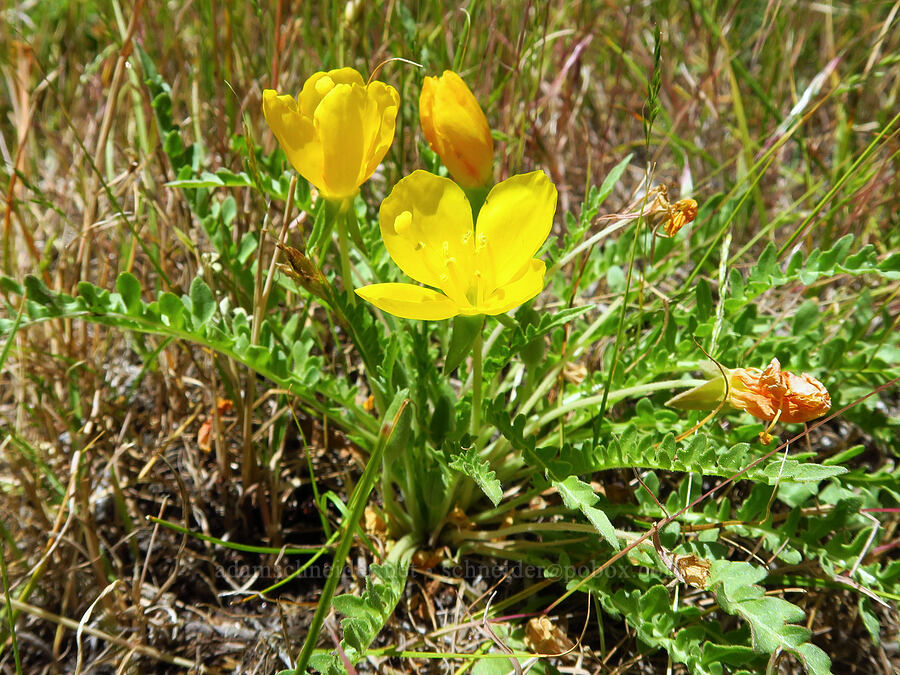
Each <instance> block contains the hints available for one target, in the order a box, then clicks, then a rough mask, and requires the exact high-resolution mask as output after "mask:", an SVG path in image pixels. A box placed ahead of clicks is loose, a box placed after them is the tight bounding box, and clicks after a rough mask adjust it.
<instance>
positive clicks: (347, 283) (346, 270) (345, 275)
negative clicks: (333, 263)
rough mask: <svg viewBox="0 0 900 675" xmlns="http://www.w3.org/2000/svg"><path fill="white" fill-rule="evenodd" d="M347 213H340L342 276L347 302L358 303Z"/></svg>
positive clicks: (339, 243)
mask: <svg viewBox="0 0 900 675" xmlns="http://www.w3.org/2000/svg"><path fill="white" fill-rule="evenodd" d="M345 215H346V214H345V213H344V212H343V211H341V212H340V213H339V214H338V221H337V227H338V248H340V252H341V278H342V279H343V281H344V290H345V291H346V292H347V298H348V300H347V302H349V303H350V304H351V305H352V304H355V303H356V295H355V294H354V293H353V278H352V277H351V275H350V242H349V241H348V240H347V221H346V218H345Z"/></svg>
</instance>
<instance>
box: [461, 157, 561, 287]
mask: <svg viewBox="0 0 900 675" xmlns="http://www.w3.org/2000/svg"><path fill="white" fill-rule="evenodd" d="M555 212H556V187H554V185H553V183H551V182H550V179H549V178H548V177H547V174H545V173H544V172H543V171H532V172H531V173H526V174H521V175H518V176H513V177H512V178H510V179H508V180H505V181H503V182H502V183H498V184H497V185H495V186H494V188H493V189H492V190H491V192H490V194H488V196H487V200H486V201H485V203H484V206H482V207H481V212H480V213H479V214H478V223H477V224H476V226H475V240H476V242H477V243H476V249H477V250H478V268H479V269H480V270H481V273H482V275H483V277H484V283H485V288H486V294H487V295H490V294H491V293H492V292H493V291H494V290H495V289H497V288H501V287H503V286H505V285H506V284H507V283H509V282H510V281H511V280H512V279H513V278H515V277H516V276H517V275H518V274H520V273H521V271H522V268H523V267H525V265H526V264H527V263H528V261H529V260H530V259H531V258H532V257H533V256H534V254H535V253H537V251H538V249H539V248H540V247H541V245H542V244H543V243H544V241H545V240H546V239H547V236H548V235H549V234H550V229H551V228H552V227H553V214H554V213H555Z"/></svg>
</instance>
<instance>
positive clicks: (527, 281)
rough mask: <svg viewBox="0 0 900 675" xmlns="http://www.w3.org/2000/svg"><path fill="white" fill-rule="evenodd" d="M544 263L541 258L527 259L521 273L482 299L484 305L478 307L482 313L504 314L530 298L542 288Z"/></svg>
mask: <svg viewBox="0 0 900 675" xmlns="http://www.w3.org/2000/svg"><path fill="white" fill-rule="evenodd" d="M546 269H547V268H546V265H545V264H544V261H543V260H538V259H537V258H532V259H531V260H529V261H528V263H527V264H526V266H525V267H524V268H523V269H522V271H521V273H520V274H519V275H518V277H516V278H515V279H513V280H512V281H510V282H509V283H507V284H506V285H505V286H501V287H500V288H498V289H496V290H495V291H494V292H493V293H492V294H491V295H489V296H488V297H487V298H485V300H484V305H482V306H481V307H479V309H480V310H482V311H481V312H480V313H483V314H491V315H493V314H504V313H505V312H508V311H509V310H511V309H513V308H515V307H518V306H519V305H521V304H522V303H523V302H527V301H528V300H531V299H532V298H533V297H534V296H536V295H537V294H538V293H540V292H541V291H542V290H544V272H545V271H546Z"/></svg>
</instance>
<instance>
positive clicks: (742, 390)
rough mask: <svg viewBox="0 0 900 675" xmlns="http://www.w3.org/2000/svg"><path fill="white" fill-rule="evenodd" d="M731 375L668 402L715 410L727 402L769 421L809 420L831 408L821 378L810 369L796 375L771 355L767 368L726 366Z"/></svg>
mask: <svg viewBox="0 0 900 675" xmlns="http://www.w3.org/2000/svg"><path fill="white" fill-rule="evenodd" d="M724 370H725V375H726V377H727V378H728V387H727V392H728V393H727V398H726V387H725V379H724V378H722V377H721V376H720V377H716V378H714V379H712V380H710V381H709V382H705V383H704V384H701V385H700V386H698V387H694V388H693V389H691V390H689V391H686V392H684V393H682V394H679V395H678V396H675V397H674V398H672V399H670V400H669V401H668V402H667V403H666V405H669V406H672V407H673V408H681V409H682V410H712V409H713V408H715V407H716V406H717V405H719V404H720V403H722V402H723V399H724V402H725V404H726V405H728V406H731V407H732V408H738V409H740V410H744V411H746V412H748V413H750V414H751V415H753V416H754V417H756V418H757V419H760V420H765V421H767V422H772V421H775V420H777V421H779V422H788V423H797V422H808V421H809V420H812V419H815V418H817V417H821V416H822V415H824V414H825V413H827V412H828V411H829V409H830V408H831V396H829V395H828V390H827V389H826V388H825V385H823V384H822V383H821V382H819V380H817V379H816V378H814V377H813V376H812V375H809V374H808V373H803V374H801V375H795V374H794V373H790V372H788V371H786V370H782V369H781V364H780V363H779V362H778V359H772V361H771V362H770V363H769V365H768V366H766V368H765V370H760V369H759V368H725V369H724Z"/></svg>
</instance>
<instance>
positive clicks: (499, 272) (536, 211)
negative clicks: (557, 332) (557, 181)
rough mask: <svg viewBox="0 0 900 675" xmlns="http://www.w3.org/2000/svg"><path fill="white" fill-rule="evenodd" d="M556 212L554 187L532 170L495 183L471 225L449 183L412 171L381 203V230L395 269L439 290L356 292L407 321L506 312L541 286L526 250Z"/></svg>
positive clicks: (538, 264) (403, 287) (409, 287)
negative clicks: (397, 268)
mask: <svg viewBox="0 0 900 675" xmlns="http://www.w3.org/2000/svg"><path fill="white" fill-rule="evenodd" d="M555 212H556V188H555V187H554V186H553V183H551V182H550V179H549V178H548V177H547V175H546V174H545V173H544V172H543V171H533V172H532V173H527V174H522V175H518V176H513V177H512V178H510V179H508V180H505V181H503V182H502V183H498V184H497V185H495V186H494V188H493V189H492V190H491V192H490V194H488V196H487V200H486V201H485V203H484V206H482V207H481V211H480V212H479V213H478V222H477V224H476V225H475V226H474V227H473V226H472V209H471V207H470V205H469V201H468V199H467V198H466V195H465V193H464V192H463V191H462V190H461V189H460V188H459V186H458V185H456V183H454V182H453V181H451V180H448V179H447V178H441V177H439V176H435V175H434V174H431V173H428V172H427V171H414V172H413V173H412V174H410V175H409V176H407V177H406V178H403V179H402V180H401V181H400V182H398V183H397V185H396V186H394V189H393V191H392V192H391V194H390V195H389V196H388V198H387V199H385V200H384V202H383V203H382V204H381V211H380V213H379V222H380V225H381V236H382V238H383V239H384V245H385V247H386V248H387V250H388V253H390V255H391V258H393V260H394V262H395V263H397V265H398V266H399V267H400V269H402V270H403V271H404V272H405V273H406V274H407V275H409V276H410V277H412V278H413V279H414V280H416V281H418V282H420V283H423V284H427V285H428V286H432V287H434V288H438V289H440V291H436V290H432V289H431V288H424V287H422V286H415V285H413V284H373V285H371V286H365V287H363V288H358V289H356V293H357V294H358V295H359V296H360V297H361V298H363V299H364V300H368V301H369V302H371V303H372V304H373V305H375V306H376V307H378V308H379V309H382V310H384V311H385V312H388V313H390V314H393V315H394V316H399V317H403V318H406V319H425V320H427V319H448V318H450V317H452V316H456V315H457V314H464V315H477V314H502V313H504V312H508V311H509V310H511V309H513V308H514V307H518V306H519V305H521V304H522V303H523V302H525V301H526V300H530V299H531V298H533V297H534V296H536V295H537V294H538V293H540V292H541V290H542V289H543V288H544V270H545V267H544V262H543V261H542V260H538V259H537V258H534V257H533V256H534V254H535V253H537V251H538V249H540V247H541V245H542V244H543V243H544V241H545V240H546V239H547V235H549V234H550V228H551V227H552V226H553V215H554V213H555Z"/></svg>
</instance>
